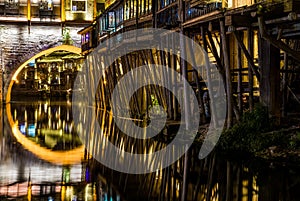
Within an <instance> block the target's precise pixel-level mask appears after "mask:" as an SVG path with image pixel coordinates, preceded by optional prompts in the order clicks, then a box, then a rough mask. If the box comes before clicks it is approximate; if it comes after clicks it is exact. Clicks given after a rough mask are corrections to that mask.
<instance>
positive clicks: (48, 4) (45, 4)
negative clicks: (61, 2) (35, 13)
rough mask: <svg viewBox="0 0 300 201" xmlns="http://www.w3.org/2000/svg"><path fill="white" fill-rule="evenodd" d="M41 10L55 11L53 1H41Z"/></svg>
mask: <svg viewBox="0 0 300 201" xmlns="http://www.w3.org/2000/svg"><path fill="white" fill-rule="evenodd" d="M40 10H53V2H52V0H41V1H40Z"/></svg>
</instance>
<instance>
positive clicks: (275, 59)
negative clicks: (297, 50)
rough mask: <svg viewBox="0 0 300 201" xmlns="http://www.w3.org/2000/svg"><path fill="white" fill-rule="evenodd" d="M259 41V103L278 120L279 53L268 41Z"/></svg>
mask: <svg viewBox="0 0 300 201" xmlns="http://www.w3.org/2000/svg"><path fill="white" fill-rule="evenodd" d="M260 40H261V41H260V42H261V48H260V52H259V56H260V61H261V63H260V66H261V78H260V101H261V103H263V105H265V106H267V107H268V110H269V113H270V114H271V115H272V116H275V117H277V118H280V97H281V96H280V94H279V93H280V71H279V70H280V51H279V49H277V48H275V47H274V46H273V45H271V44H270V42H269V41H266V40H264V39H260Z"/></svg>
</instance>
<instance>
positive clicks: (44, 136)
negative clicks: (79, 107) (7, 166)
mask: <svg viewBox="0 0 300 201" xmlns="http://www.w3.org/2000/svg"><path fill="white" fill-rule="evenodd" d="M11 109H12V111H13V116H14V121H15V122H18V127H19V130H20V131H21V133H22V134H23V135H25V136H26V137H28V138H29V139H31V140H33V141H35V142H37V143H38V144H40V145H41V146H44V147H47V148H49V149H52V150H70V149H74V148H76V147H78V146H80V145H81V141H80V139H79V137H78V135H77V133H76V132H75V131H74V128H73V127H74V123H73V120H72V111H71V105H70V104H68V103H67V102H66V103H65V104H64V105H63V104H54V103H51V102H49V101H45V102H39V103H38V102H36V104H24V105H22V106H20V104H18V106H17V105H12V108H11Z"/></svg>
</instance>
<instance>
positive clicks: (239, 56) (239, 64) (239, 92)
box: [237, 47, 243, 114]
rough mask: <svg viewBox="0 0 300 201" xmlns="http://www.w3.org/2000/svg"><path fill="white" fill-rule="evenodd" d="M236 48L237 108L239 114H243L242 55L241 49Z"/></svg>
mask: <svg viewBox="0 0 300 201" xmlns="http://www.w3.org/2000/svg"><path fill="white" fill-rule="evenodd" d="M237 48H238V52H237V67H238V86H237V95H238V106H239V112H240V114H242V113H243V89H242V84H243V82H242V79H243V78H242V72H243V71H242V68H243V66H242V54H241V48H240V47H237Z"/></svg>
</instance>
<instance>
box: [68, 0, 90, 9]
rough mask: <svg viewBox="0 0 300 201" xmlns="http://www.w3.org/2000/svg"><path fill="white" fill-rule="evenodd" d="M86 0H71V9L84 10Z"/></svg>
mask: <svg viewBox="0 0 300 201" xmlns="http://www.w3.org/2000/svg"><path fill="white" fill-rule="evenodd" d="M86 6H87V1H86V0H73V1H71V9H72V11H73V12H86V9H87V8H86Z"/></svg>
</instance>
